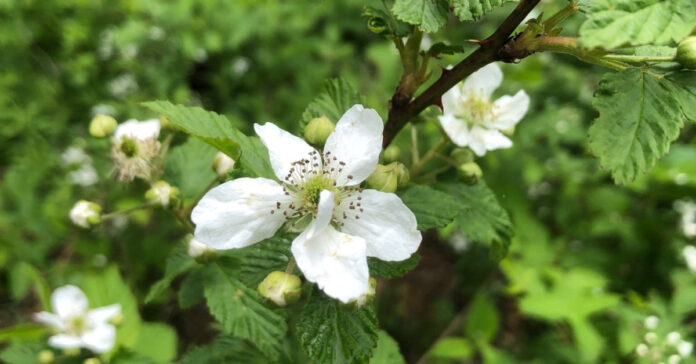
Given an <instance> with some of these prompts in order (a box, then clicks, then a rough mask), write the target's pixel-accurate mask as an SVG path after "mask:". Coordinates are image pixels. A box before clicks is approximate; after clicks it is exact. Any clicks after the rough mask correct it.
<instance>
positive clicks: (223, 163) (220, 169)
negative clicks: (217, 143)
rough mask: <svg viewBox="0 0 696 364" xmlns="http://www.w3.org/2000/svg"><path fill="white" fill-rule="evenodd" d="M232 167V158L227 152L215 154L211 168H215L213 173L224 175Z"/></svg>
mask: <svg viewBox="0 0 696 364" xmlns="http://www.w3.org/2000/svg"><path fill="white" fill-rule="evenodd" d="M232 168H234V159H232V158H230V157H228V156H227V154H225V153H223V152H218V153H217V154H216V155H215V160H213V170H215V173H216V174H217V175H218V176H220V177H224V176H225V175H227V172H229V171H231V170H232Z"/></svg>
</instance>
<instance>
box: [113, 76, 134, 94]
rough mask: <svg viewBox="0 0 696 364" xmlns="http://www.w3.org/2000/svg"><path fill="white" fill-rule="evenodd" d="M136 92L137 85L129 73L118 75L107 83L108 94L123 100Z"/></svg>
mask: <svg viewBox="0 0 696 364" xmlns="http://www.w3.org/2000/svg"><path fill="white" fill-rule="evenodd" d="M137 90H138V83H137V82H136V81H135V77H133V75H131V74H130V73H124V74H122V75H119V76H118V77H116V78H115V79H113V80H111V82H109V92H110V93H111V94H112V95H113V96H115V97H118V98H124V97H126V96H128V95H130V94H132V93H133V92H135V91H137Z"/></svg>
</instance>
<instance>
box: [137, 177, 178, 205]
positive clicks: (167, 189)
mask: <svg viewBox="0 0 696 364" xmlns="http://www.w3.org/2000/svg"><path fill="white" fill-rule="evenodd" d="M178 196H179V189H178V188H176V187H172V186H170V185H169V183H167V182H165V181H157V182H155V183H154V184H153V185H152V187H150V189H149V190H147V192H145V199H147V200H148V201H149V202H150V203H152V204H155V205H161V206H162V207H165V208H166V207H167V206H169V202H170V201H171V200H173V199H176V198H177V197H178Z"/></svg>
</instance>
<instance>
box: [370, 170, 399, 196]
mask: <svg viewBox="0 0 696 364" xmlns="http://www.w3.org/2000/svg"><path fill="white" fill-rule="evenodd" d="M393 164H394V163H392V164H388V165H386V166H385V165H382V164H378V165H377V168H376V169H375V171H374V172H372V174H371V175H370V177H367V180H365V183H367V186H368V187H369V188H372V189H375V190H377V191H382V192H387V193H392V192H395V191H396V188H397V187H398V186H399V176H398V175H397V171H396V167H395V166H394V165H393Z"/></svg>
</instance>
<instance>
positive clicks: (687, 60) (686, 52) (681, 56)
mask: <svg viewBox="0 0 696 364" xmlns="http://www.w3.org/2000/svg"><path fill="white" fill-rule="evenodd" d="M674 59H675V60H676V61H677V62H679V64H680V65H682V67H684V68H690V69H696V36H692V37H688V38H686V39H684V40H683V41H681V43H679V46H678V47H677V55H676V56H675V57H674Z"/></svg>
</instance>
